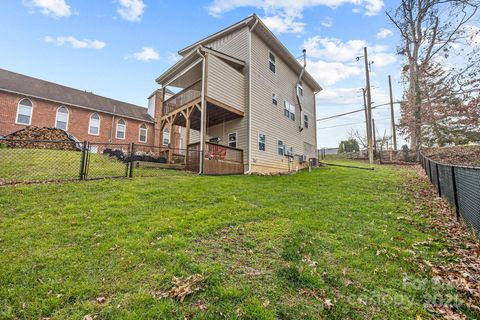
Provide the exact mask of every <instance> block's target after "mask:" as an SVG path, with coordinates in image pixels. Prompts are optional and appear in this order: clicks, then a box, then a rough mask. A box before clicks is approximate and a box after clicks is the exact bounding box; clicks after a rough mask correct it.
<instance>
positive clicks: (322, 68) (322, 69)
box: [307, 60, 362, 86]
mask: <svg viewBox="0 0 480 320" xmlns="http://www.w3.org/2000/svg"><path fill="white" fill-rule="evenodd" d="M307 70H308V72H309V73H310V74H311V75H312V76H313V77H314V78H315V80H317V81H318V83H320V84H321V85H325V86H329V85H333V84H335V83H337V82H338V81H340V80H344V79H347V78H349V77H351V76H358V75H360V74H362V69H361V68H360V67H357V66H351V65H346V64H344V63H341V62H326V61H323V60H318V61H308V63H307Z"/></svg>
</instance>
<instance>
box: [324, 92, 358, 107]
mask: <svg viewBox="0 0 480 320" xmlns="http://www.w3.org/2000/svg"><path fill="white" fill-rule="evenodd" d="M362 99H363V98H362V91H361V89H360V88H324V90H323V91H321V92H320V93H319V94H318V96H317V102H318V105H320V106H322V105H354V104H357V105H360V104H361V103H362Z"/></svg>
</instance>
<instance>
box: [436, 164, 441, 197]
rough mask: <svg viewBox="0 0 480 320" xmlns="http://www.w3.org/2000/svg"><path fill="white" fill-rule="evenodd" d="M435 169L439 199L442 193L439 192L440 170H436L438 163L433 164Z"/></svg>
mask: <svg viewBox="0 0 480 320" xmlns="http://www.w3.org/2000/svg"><path fill="white" fill-rule="evenodd" d="M435 168H436V171H437V188H438V190H437V191H438V196H439V197H442V191H441V188H440V170H438V163H436V164H435Z"/></svg>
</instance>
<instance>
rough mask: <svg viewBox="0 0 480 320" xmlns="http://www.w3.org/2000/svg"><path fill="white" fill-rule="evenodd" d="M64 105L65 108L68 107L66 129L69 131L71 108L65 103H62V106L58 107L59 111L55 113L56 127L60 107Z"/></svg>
mask: <svg viewBox="0 0 480 320" xmlns="http://www.w3.org/2000/svg"><path fill="white" fill-rule="evenodd" d="M62 107H63V108H65V109H67V124H66V126H65V131H68V123H69V122H70V109H68V107H67V106H63V105H62V106H59V107H58V108H57V112H56V113H55V128H57V122H58V110H60V108H62ZM57 129H58V128H57Z"/></svg>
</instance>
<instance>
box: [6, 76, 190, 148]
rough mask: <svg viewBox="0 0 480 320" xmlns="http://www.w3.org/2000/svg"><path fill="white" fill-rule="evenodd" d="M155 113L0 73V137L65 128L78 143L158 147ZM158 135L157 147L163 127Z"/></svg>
mask: <svg viewBox="0 0 480 320" xmlns="http://www.w3.org/2000/svg"><path fill="white" fill-rule="evenodd" d="M162 94H163V91H162V90H157V91H155V92H154V93H153V94H152V95H151V96H150V98H149V101H155V100H156V101H162V100H163V97H160V95H162ZM171 94H173V93H171V92H166V93H165V95H166V96H168V95H171ZM152 97H157V99H152ZM155 110H158V111H159V110H160V108H155V105H149V108H144V107H141V106H137V105H133V104H130V103H126V102H122V101H118V100H114V99H110V98H106V97H102V96H99V95H96V94H93V93H90V92H85V91H81V90H77V89H73V88H69V87H66V86H63V85H59V84H55V83H52V82H48V81H44V80H40V79H37V78H33V77H29V76H25V75H22V74H18V73H14V72H11V71H7V70H3V69H0V137H1V136H6V135H8V134H10V133H12V132H15V131H17V130H20V129H23V128H25V127H28V126H35V127H52V128H58V129H62V130H65V131H66V132H68V133H69V134H70V135H72V136H74V137H75V138H76V139H77V140H79V141H90V142H97V143H113V144H115V143H116V144H127V143H131V142H133V143H136V144H144V145H155V146H160V140H159V138H160V134H159V133H158V130H159V129H158V128H157V129H156V128H155V120H154V119H155V117H156V116H158V115H156V114H155ZM155 130H157V132H155ZM174 131H175V132H174V133H173V134H172V135H171V136H172V137H173V139H174V143H173V145H175V146H176V147H179V146H180V138H181V137H180V132H179V129H176V128H175V129H174ZM163 136H164V139H162V140H163V143H162V145H168V144H169V143H170V134H169V131H168V128H167V129H164V132H163Z"/></svg>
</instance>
